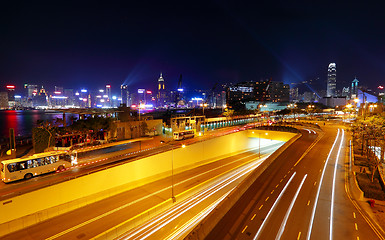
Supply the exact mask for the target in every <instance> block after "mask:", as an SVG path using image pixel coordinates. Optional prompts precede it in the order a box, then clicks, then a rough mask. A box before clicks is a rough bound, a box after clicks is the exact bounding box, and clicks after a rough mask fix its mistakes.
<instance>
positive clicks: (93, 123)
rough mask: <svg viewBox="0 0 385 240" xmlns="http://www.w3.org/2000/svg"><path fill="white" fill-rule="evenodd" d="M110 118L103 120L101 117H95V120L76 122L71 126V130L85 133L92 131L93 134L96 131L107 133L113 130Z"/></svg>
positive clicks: (88, 119)
mask: <svg viewBox="0 0 385 240" xmlns="http://www.w3.org/2000/svg"><path fill="white" fill-rule="evenodd" d="M113 121H114V120H113V119H112V118H103V117H95V118H87V119H82V120H78V121H76V122H75V123H74V124H73V125H71V127H70V128H71V129H72V130H77V131H80V132H86V131H89V130H93V131H94V132H98V131H101V130H103V131H109V130H113V128H114V126H113V125H114V124H113Z"/></svg>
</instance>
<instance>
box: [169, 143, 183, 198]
mask: <svg viewBox="0 0 385 240" xmlns="http://www.w3.org/2000/svg"><path fill="white" fill-rule="evenodd" d="M181 147H182V148H185V147H186V145H185V144H182V146H181ZM171 199H172V202H173V203H174V202H176V198H175V195H174V146H173V147H172V157H171Z"/></svg>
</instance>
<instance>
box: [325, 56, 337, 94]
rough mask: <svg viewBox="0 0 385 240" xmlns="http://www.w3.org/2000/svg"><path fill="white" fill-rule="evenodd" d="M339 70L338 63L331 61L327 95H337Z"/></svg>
mask: <svg viewBox="0 0 385 240" xmlns="http://www.w3.org/2000/svg"><path fill="white" fill-rule="evenodd" d="M336 85H337V70H336V64H335V63H330V64H329V67H328V83H327V88H326V97H336Z"/></svg>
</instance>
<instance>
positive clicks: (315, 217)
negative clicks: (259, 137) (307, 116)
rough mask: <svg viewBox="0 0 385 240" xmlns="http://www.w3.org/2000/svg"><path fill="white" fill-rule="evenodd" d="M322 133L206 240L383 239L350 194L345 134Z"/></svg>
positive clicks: (294, 148)
mask: <svg viewBox="0 0 385 240" xmlns="http://www.w3.org/2000/svg"><path fill="white" fill-rule="evenodd" d="M322 129H323V132H322V133H321V132H320V133H319V134H318V135H317V137H316V135H314V136H311V134H303V137H302V138H301V139H299V140H298V141H296V142H295V143H294V144H292V145H291V146H290V147H289V148H288V149H286V151H285V152H284V153H283V154H281V155H280V156H279V157H278V158H277V160H276V161H275V162H274V163H273V164H272V165H271V166H270V167H269V168H268V169H267V170H266V171H265V172H264V173H263V174H262V175H261V176H260V177H259V178H258V179H257V181H256V182H254V184H253V185H252V186H251V187H250V189H249V190H248V191H247V192H246V194H244V195H243V197H242V198H241V199H240V200H239V201H238V202H237V204H236V205H235V206H234V207H233V208H232V209H231V210H230V211H229V212H228V213H227V214H226V216H225V217H224V218H223V219H222V220H221V221H220V222H219V224H218V225H216V227H215V228H214V229H213V230H212V231H211V232H210V234H209V235H208V236H207V238H206V239H297V240H299V239H316V240H317V239H320V240H321V239H322V240H324V239H354V240H360V239H384V238H383V237H382V236H381V235H380V234H379V232H378V231H377V230H376V229H375V228H374V227H373V225H372V224H371V223H370V221H369V220H368V219H367V217H366V216H365V214H361V209H360V208H359V207H358V206H357V204H356V203H355V202H354V201H352V199H351V198H350V195H348V194H347V193H349V192H347V191H346V190H347V189H346V185H345V183H346V181H347V175H346V171H345V168H346V167H348V165H347V164H348V155H347V154H348V152H349V151H348V147H347V144H348V136H347V134H346V131H345V130H344V129H343V128H342V127H338V126H333V125H327V126H324V127H322ZM302 132H303V131H302ZM309 142H313V143H312V144H311V145H309V144H306V143H309Z"/></svg>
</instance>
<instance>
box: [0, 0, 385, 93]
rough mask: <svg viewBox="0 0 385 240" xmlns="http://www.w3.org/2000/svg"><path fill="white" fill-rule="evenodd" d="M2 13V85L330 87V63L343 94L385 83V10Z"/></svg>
mask: <svg viewBox="0 0 385 240" xmlns="http://www.w3.org/2000/svg"><path fill="white" fill-rule="evenodd" d="M4 9H6V10H7V11H6V12H4V13H3V14H2V19H3V20H4V21H3V22H4V24H3V27H4V28H3V29H4V32H3V33H4V34H3V35H4V36H5V37H4V39H3V45H2V47H1V50H2V58H1V62H0V70H1V71H0V79H1V82H3V83H4V84H15V85H18V86H22V84H24V83H31V84H39V85H44V86H47V87H53V86H63V85H64V86H63V87H66V86H65V84H63V83H66V84H68V85H71V88H73V89H80V88H91V87H92V86H95V85H99V86H103V85H104V84H105V83H109V84H111V85H112V86H120V85H122V84H127V85H128V86H130V87H132V88H133V89H135V88H141V87H144V88H148V87H153V86H154V85H156V81H157V76H158V74H159V73H160V72H163V74H164V77H165V79H166V81H168V82H169V83H170V84H171V86H174V85H175V88H176V86H177V84H178V78H179V76H180V74H182V75H183V80H184V83H185V84H186V85H187V84H189V85H190V86H189V87H190V88H191V89H210V88H211V87H212V86H213V85H214V84H215V83H217V82H218V83H228V82H233V83H236V82H242V81H251V80H252V81H259V80H261V79H267V78H272V79H273V80H274V81H282V82H284V83H292V82H296V83H299V82H302V81H308V80H309V79H318V80H317V81H318V83H319V85H321V86H325V85H326V81H327V75H326V74H325V69H326V68H327V64H328V63H330V62H335V63H336V64H337V65H338V83H337V84H344V86H345V85H349V83H350V82H351V81H352V80H353V79H354V77H355V76H357V78H358V79H360V82H361V83H362V84H363V85H367V86H368V87H369V88H372V89H374V88H376V87H377V86H378V85H379V84H381V82H382V79H383V78H384V76H385V70H384V69H385V68H383V65H384V64H383V62H384V58H383V56H384V55H385V54H383V53H384V51H385V49H384V47H383V46H382V42H383V39H384V34H383V33H382V32H378V31H377V30H376V29H381V28H382V27H383V23H384V22H385V21H383V16H382V14H380V10H379V9H381V8H378V7H375V6H374V7H370V6H367V5H364V4H363V5H362V6H361V5H360V4H350V5H348V6H347V5H345V4H342V3H333V4H332V5H330V4H328V2H325V3H322V4H313V3H306V2H304V3H302V4H301V3H299V4H297V5H294V4H291V3H278V4H276V3H274V4H272V3H262V4H258V5H257V4H252V3H232V2H226V3H218V2H212V1H209V2H205V3H194V4H185V3H173V2H167V3H156V2H151V1H150V2H149V3H125V4H115V5H114V4H111V5H100V4H93V5H92V8H89V5H88V4H87V3H80V4H79V3H77V4H76V5H75V4H72V3H66V4H65V5H57V4H56V3H47V4H43V3H41V4H38V3H24V4H18V5H17V4H14V3H7V6H6V7H5V8H4ZM325 13H327V14H325ZM372 36H375V37H372ZM39 82H41V84H40V83H39ZM48 85H52V86H48ZM171 86H170V85H169V86H168V87H169V88H172V87H171ZM67 88H69V87H67ZM337 88H339V89H340V88H341V87H340V86H337ZM154 90H155V89H154Z"/></svg>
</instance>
